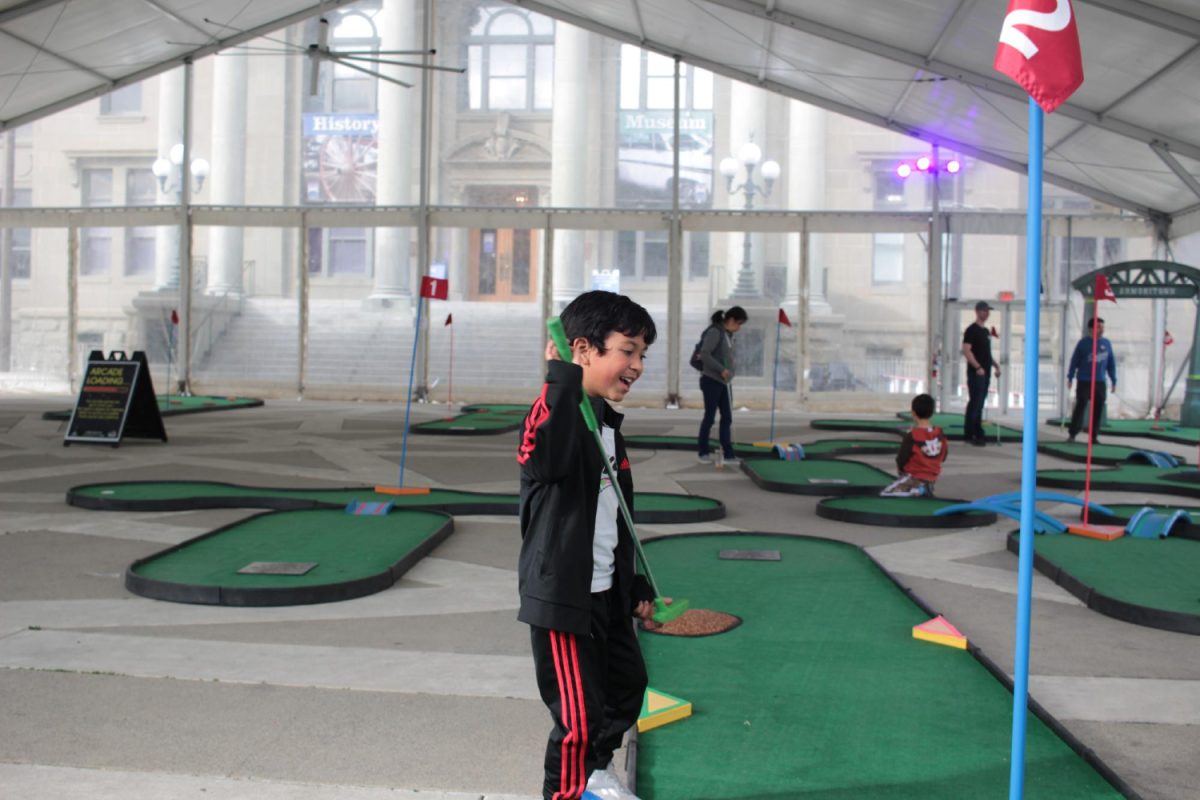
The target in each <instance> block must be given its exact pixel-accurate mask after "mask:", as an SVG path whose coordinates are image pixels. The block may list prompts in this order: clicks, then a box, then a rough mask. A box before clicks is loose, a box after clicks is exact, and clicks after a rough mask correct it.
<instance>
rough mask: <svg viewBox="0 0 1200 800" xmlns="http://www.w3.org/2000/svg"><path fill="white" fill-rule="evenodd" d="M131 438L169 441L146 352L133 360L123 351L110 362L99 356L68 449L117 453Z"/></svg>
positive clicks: (75, 413)
mask: <svg viewBox="0 0 1200 800" xmlns="http://www.w3.org/2000/svg"><path fill="white" fill-rule="evenodd" d="M126 436H130V437H134V438H137V439H161V440H163V441H164V442H165V441H166V440H167V429H166V428H165V427H163V421H162V414H160V413H159V411H158V397H157V396H156V395H155V394H154V385H153V383H151V381H150V364H149V363H148V362H147V361H146V354H145V353H143V352H142V351H140V350H138V351H135V352H134V354H133V356H132V357H131V358H126V356H125V353H124V352H122V351H120V350H114V351H113V352H111V353H109V354H108V358H105V357H104V353H103V352H101V351H99V350H93V351H92V352H91V354H90V355H88V363H87V370H86V371H85V372H84V375H83V385H82V386H80V387H79V399H78V400H76V401H75V408H74V409H72V411H71V421H70V422H69V423H68V424H67V434H66V436H65V437H63V447H66V446H67V445H71V444H75V443H76V442H79V443H82V444H107V445H111V446H112V447H116V446H118V445H119V444H121V440H122V439H123V438H125V437H126Z"/></svg>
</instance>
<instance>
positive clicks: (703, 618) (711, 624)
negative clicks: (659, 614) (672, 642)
mask: <svg viewBox="0 0 1200 800" xmlns="http://www.w3.org/2000/svg"><path fill="white" fill-rule="evenodd" d="M741 623H742V618H741V617H737V616H734V615H733V614H726V613H725V612H724V611H709V610H708V609H705V608H689V609H688V610H687V611H684V612H683V613H682V614H680V615H679V616H678V617H676V618H675V619H673V620H671V621H670V622H664V623H662V624H661V625H657V626H655V627H649V626H647V627H646V630H647V631H649V632H650V633H662V634H666V635H667V636H712V635H713V634H715V633H724V632H725V631H728V630H732V629H733V628H736V627H737V626H738V625H740V624H741Z"/></svg>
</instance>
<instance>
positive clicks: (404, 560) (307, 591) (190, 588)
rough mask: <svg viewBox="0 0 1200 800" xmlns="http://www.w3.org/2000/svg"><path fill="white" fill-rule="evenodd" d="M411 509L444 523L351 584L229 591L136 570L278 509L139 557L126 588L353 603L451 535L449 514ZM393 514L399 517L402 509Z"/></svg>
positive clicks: (235, 599) (227, 602)
mask: <svg viewBox="0 0 1200 800" xmlns="http://www.w3.org/2000/svg"><path fill="white" fill-rule="evenodd" d="M301 510H309V509H301ZM413 510H414V511H415V510H420V511H422V512H425V513H432V514H440V515H441V516H444V517H445V518H446V521H445V522H444V523H442V526H441V527H440V528H438V529H437V530H436V531H434V532H433V534H432V535H431V536H429V537H427V538H426V539H424V540H423V541H422V542H421V543H420V544H418V545H417V546H416V547H414V548H413V549H412V550H409V551H408V552H407V553H405V554H404V555H403V556H401V557H400V559H399V560H398V561H396V562H395V563H394V564H392V565H391V566H390V567H388V568H387V569H386V570H384V571H383V572H379V573H376V574H375V575H368V576H367V577H365V578H355V579H354V580H349V581H343V582H340V583H327V584H322V585H320V586H297V587H294V588H288V587H277V586H273V587H258V588H254V587H246V588H231V587H223V586H200V585H197V584H191V583H176V582H174V581H162V580H156V579H154V578H146V577H144V576H142V575H138V574H137V573H135V572H134V570H135V569H137V568H138V567H139V566H140V565H142V564H145V563H146V562H148V561H153V560H154V559H156V558H161V557H163V556H165V555H168V554H170V553H173V552H175V551H177V550H181V549H183V548H185V547H187V546H189V545H192V544H195V543H196V542H198V541H201V540H203V539H208V538H210V537H213V536H216V535H218V534H221V533H224V532H225V531H228V530H229V529H231V528H236V527H237V526H239V525H243V524H245V523H247V522H249V521H250V520H253V519H260V518H262V517H266V516H269V515H271V514H278V513H281V512H279V511H264V512H263V513H261V514H254V515H253V516H250V517H247V518H246V519H243V520H238V521H237V522H231V523H230V524H228V525H222V526H221V527H220V528H217V529H216V530H212V531H209V532H208V533H203V534H201V535H199V536H194V537H192V538H191V539H188V540H187V541H185V542H180V543H179V544H177V545H173V546H171V547H168V548H167V549H166V550H160V551H158V552H157V553H152V554H150V555H148V556H146V557H144V558H139V559H138V560H136V561H134V562H133V563H132V564H130V565H129V566H128V567H126V568H125V588H126V589H128V590H129V591H131V592H133V593H134V594H136V595H140V596H142V597H149V598H151V599H153V600H167V601H169V602H172V603H193V604H199V605H218V606H254V607H263V606H301V605H312V604H315V603H334V602H338V601H340V600H352V599H354V598H355V597H365V596H366V595H369V594H375V593H376V592H381V591H383V590H384V589H386V588H388V587H389V586H391V585H392V584H394V583H395V582H396V581H398V580H400V576H401V575H403V574H404V573H405V572H408V571H409V570H410V569H412V567H413V565H415V564H416V563H417V562H418V561H420V560H421V559H422V558H424V557H425V556H426V555H428V554H429V553H430V552H431V551H432V550H433V549H434V548H435V547H437V546H438V545H439V544H441V543H442V542H444V541H445V540H446V537H448V536H449V535H450V534H451V533H453V532H454V517H452V516H450V515H449V514H446V513H443V512H437V511H430V510H429V509H426V508H422V509H413ZM397 513H403V511H400V512H397Z"/></svg>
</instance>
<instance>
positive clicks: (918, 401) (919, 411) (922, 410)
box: [912, 394, 933, 419]
mask: <svg viewBox="0 0 1200 800" xmlns="http://www.w3.org/2000/svg"><path fill="white" fill-rule="evenodd" d="M912 413H913V416H914V417H916V418H917V419H929V418H930V417H932V416H933V397H931V396H930V395H927V394H919V395H917V396H916V397H914V398H913V401H912Z"/></svg>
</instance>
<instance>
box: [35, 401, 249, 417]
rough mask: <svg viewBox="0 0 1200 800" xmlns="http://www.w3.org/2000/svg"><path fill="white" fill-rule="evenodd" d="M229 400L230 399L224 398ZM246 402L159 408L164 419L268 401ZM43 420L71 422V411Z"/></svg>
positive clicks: (53, 413)
mask: <svg viewBox="0 0 1200 800" xmlns="http://www.w3.org/2000/svg"><path fill="white" fill-rule="evenodd" d="M204 396H205V397H218V395H204ZM222 399H225V400H228V399H229V398H227V397H226V398H222ZM243 399H244V400H246V401H248V402H244V403H238V404H237V405H227V406H219V405H213V406H201V407H200V408H161V407H160V408H159V409H158V413H159V416H163V417H182V416H183V415H184V414H207V413H209V412H212V411H239V410H241V409H243V408H258V407H259V406H263V405H266V401H264V400H260V399H259V398H257V397H246V398H241V397H239V398H238V400H243ZM42 419H44V420H46V421H48V422H70V420H71V410H70V409H68V410H67V411H61V410H60V411H43V412H42Z"/></svg>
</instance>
